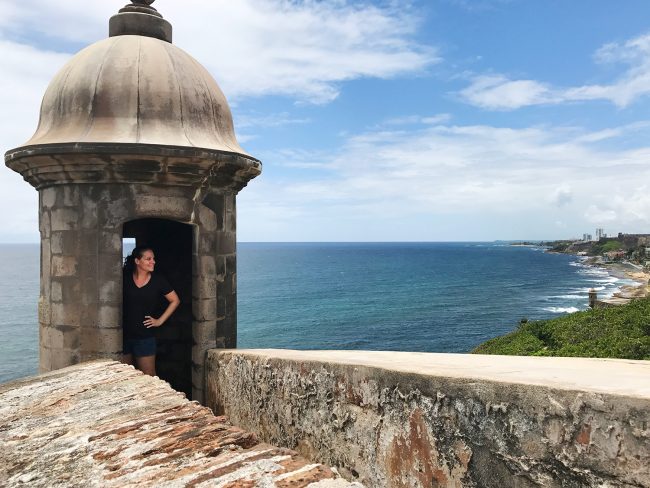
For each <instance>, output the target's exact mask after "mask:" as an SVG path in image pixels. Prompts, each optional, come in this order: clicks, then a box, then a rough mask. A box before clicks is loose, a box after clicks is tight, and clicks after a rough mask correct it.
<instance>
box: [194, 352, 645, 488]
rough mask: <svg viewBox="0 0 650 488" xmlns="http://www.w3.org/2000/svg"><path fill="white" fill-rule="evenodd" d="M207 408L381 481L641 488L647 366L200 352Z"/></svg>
mask: <svg viewBox="0 0 650 488" xmlns="http://www.w3.org/2000/svg"><path fill="white" fill-rule="evenodd" d="M206 368H207V372H208V376H207V398H206V400H207V405H208V406H210V407H211V408H213V410H214V411H215V412H216V413H218V414H225V415H227V416H228V417H229V418H231V420H232V421H233V422H234V423H236V424H237V425H240V426H242V427H243V428H246V429H249V430H251V431H253V432H256V433H257V434H258V435H260V436H261V438H262V439H263V440H265V441H267V442H272V443H274V444H276V445H282V446H285V447H289V448H294V449H297V450H298V451H299V452H301V453H302V454H303V455H305V456H307V457H309V458H310V459H312V460H315V461H319V462H324V463H327V464H329V465H332V466H336V467H338V468H339V470H341V471H342V472H343V473H346V475H347V476H348V477H350V478H353V479H358V480H360V481H362V482H363V483H364V484H366V485H367V486H372V487H375V488H380V487H423V488H424V487H431V486H441V487H461V486H462V487H481V488H483V487H486V488H489V487H495V488H496V487H499V488H502V487H558V488H559V487H605V486H606V487H648V486H650V463H648V460H649V459H650V384H649V383H648V378H649V377H650V363H649V362H644V361H624V360H599V359H578V358H536V357H510V356H509V357H505V356H477V355H452V354H426V353H398V352H359V351H300V352H299V351H279V350H259V351H245V350H239V351H218V350H215V351H210V352H209V353H208V362H207V365H206Z"/></svg>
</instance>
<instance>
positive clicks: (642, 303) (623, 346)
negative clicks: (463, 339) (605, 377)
mask: <svg viewBox="0 0 650 488" xmlns="http://www.w3.org/2000/svg"><path fill="white" fill-rule="evenodd" d="M472 352H473V353H475V354H505V355H513V356H580V357H600V358H624V359H649V360H650V298H644V299H639V300H634V301H632V302H631V303H630V304H628V305H621V306H618V307H612V308H604V309H599V310H588V311H586V312H576V313H572V314H569V315H566V316H564V317H560V318H557V319H552V320H542V321H538V322H527V323H523V324H521V325H520V326H519V328H518V330H516V331H515V332H512V333H510V334H507V335H505V336H501V337H497V338H495V339H490V340H489V341H487V342H484V343H483V344H481V345H480V346H478V347H477V348H476V349H474V350H473V351H472Z"/></svg>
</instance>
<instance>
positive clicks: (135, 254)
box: [124, 246, 153, 274]
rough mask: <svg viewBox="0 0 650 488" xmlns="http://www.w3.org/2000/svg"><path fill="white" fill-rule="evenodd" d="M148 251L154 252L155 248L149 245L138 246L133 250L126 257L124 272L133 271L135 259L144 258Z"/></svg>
mask: <svg viewBox="0 0 650 488" xmlns="http://www.w3.org/2000/svg"><path fill="white" fill-rule="evenodd" d="M147 251H152V252H153V249H151V248H150V247H149V246H136V247H135V248H134V249H133V251H131V254H129V255H128V256H127V257H126V259H124V273H125V274H128V273H133V270H135V260H136V259H142V256H143V255H144V253H145V252H147Z"/></svg>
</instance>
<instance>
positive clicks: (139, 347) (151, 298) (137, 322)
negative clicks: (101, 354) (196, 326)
mask: <svg viewBox="0 0 650 488" xmlns="http://www.w3.org/2000/svg"><path fill="white" fill-rule="evenodd" d="M155 265H156V260H155V257H154V253H153V250H152V249H150V248H148V247H146V246H138V247H136V248H135V249H134V250H133V252H132V253H131V255H130V256H128V257H127V258H126V260H125V261H124V284H123V286H124V289H123V301H122V307H123V314H122V316H123V321H122V328H123V331H124V351H123V353H124V362H125V363H126V364H135V367H136V368H138V369H139V370H140V371H142V372H143V373H145V374H148V375H150V376H155V375H156V337H155V335H154V330H155V328H157V327H160V326H161V325H163V324H164V323H165V322H166V321H167V319H168V318H169V317H170V316H171V315H172V314H173V313H174V310H176V309H177V308H178V305H179V304H180V303H181V301H180V299H179V298H178V295H177V294H176V292H175V291H174V289H173V288H172V287H171V285H170V284H169V283H168V282H167V280H166V279H165V278H164V277H163V276H161V275H159V274H157V273H154V267H155ZM163 297H164V298H165V299H166V300H167V307H166V309H165V311H164V312H163V313H162V315H160V317H158V318H155V316H154V315H155V314H156V311H157V309H158V306H159V303H160V302H161V299H162V298H163Z"/></svg>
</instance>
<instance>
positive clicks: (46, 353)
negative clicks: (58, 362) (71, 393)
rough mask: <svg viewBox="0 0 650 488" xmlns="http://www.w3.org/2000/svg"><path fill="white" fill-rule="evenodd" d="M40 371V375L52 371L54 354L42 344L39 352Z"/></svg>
mask: <svg viewBox="0 0 650 488" xmlns="http://www.w3.org/2000/svg"><path fill="white" fill-rule="evenodd" d="M38 371H39V373H47V372H48V371H52V353H51V352H50V349H49V348H48V347H47V346H45V345H44V344H43V343H42V342H41V347H40V348H39V351H38Z"/></svg>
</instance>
